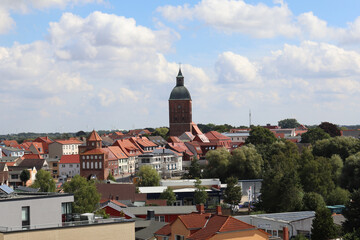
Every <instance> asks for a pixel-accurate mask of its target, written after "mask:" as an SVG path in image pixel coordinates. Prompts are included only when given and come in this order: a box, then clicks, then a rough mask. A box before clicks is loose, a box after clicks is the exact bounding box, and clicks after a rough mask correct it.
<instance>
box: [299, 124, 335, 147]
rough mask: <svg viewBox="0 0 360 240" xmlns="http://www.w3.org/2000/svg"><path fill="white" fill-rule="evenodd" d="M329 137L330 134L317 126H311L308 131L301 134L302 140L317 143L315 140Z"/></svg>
mask: <svg viewBox="0 0 360 240" xmlns="http://www.w3.org/2000/svg"><path fill="white" fill-rule="evenodd" d="M328 138H330V135H329V134H328V133H326V132H325V131H324V130H323V129H321V128H319V127H317V128H311V129H309V130H308V131H307V132H306V133H303V134H302V135H301V142H302V143H311V144H315V142H316V141H318V140H323V139H328Z"/></svg>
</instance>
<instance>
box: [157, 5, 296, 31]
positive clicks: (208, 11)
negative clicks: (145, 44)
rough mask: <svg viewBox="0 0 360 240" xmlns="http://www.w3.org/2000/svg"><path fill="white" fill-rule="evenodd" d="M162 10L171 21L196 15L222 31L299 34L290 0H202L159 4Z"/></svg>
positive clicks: (192, 17)
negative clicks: (281, 0)
mask: <svg viewBox="0 0 360 240" xmlns="http://www.w3.org/2000/svg"><path fill="white" fill-rule="evenodd" d="M158 11H159V12H161V13H162V15H163V16H164V17H165V18H166V19H168V20H170V21H179V20H181V19H190V20H191V19H195V18H196V19H198V20H200V21H203V22H205V23H206V24H207V25H210V26H212V27H214V28H216V29H218V30H220V31H223V32H226V33H232V32H240V33H243V34H249V35H250V36H253V37H256V38H272V37H275V36H277V35H282V36H287V37H291V36H294V35H296V34H298V29H297V28H296V27H295V26H294V24H293V23H292V17H293V16H292V12H291V11H290V10H289V8H288V7H287V5H286V4H281V5H280V6H273V7H268V6H266V5H265V4H262V3H259V4H257V5H252V4H247V3H245V2H244V1H243V0H238V1H236V0H202V1H201V2H200V3H198V4H196V5H195V6H194V7H193V8H191V7H189V6H188V5H184V6H176V7H174V6H169V5H168V6H164V7H159V8H158Z"/></svg>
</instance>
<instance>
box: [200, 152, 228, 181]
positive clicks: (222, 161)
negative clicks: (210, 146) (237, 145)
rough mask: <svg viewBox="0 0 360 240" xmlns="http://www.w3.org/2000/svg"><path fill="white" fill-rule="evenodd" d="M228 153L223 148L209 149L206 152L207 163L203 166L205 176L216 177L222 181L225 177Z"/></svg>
mask: <svg viewBox="0 0 360 240" xmlns="http://www.w3.org/2000/svg"><path fill="white" fill-rule="evenodd" d="M230 156H231V155H230V153H229V151H228V150H226V149H225V148H220V149H216V150H211V151H208V152H207V153H206V159H207V161H208V164H207V165H206V168H205V175H206V176H207V177H218V178H220V180H222V181H224V180H225V179H226V178H227V173H228V166H229V159H230Z"/></svg>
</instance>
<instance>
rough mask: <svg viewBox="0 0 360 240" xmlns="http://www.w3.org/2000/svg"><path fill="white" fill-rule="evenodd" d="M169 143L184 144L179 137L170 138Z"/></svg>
mask: <svg viewBox="0 0 360 240" xmlns="http://www.w3.org/2000/svg"><path fill="white" fill-rule="evenodd" d="M167 141H168V142H169V143H181V142H182V141H181V140H180V139H179V138H178V137H175V136H170V137H169V138H168V140H167Z"/></svg>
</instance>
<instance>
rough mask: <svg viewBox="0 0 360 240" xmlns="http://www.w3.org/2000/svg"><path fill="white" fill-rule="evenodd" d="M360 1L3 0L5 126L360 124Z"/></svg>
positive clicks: (2, 130) (0, 62)
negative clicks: (186, 118) (183, 101)
mask: <svg viewBox="0 0 360 240" xmlns="http://www.w3.org/2000/svg"><path fill="white" fill-rule="evenodd" d="M358 9H360V2H359V1H355V0H344V1H341V2H340V1H335V0H331V1H329V0H327V1H325V0H322V1H297V0H289V1H280V0H277V1H268V0H266V1H258V0H244V1H240V0H202V1H160V0H153V1H147V0H143V1H136V0H135V1H111V0H76V1H70V0H27V1H25V0H17V1H13V0H4V1H2V2H1V3H0V19H1V21H0V76H1V77H0V86H1V88H0V109H1V112H2V114H1V116H2V117H1V118H0V134H6V133H16V132H28V131H34V132H55V131H60V132H65V131H79V130H85V131H90V130H92V129H132V128H143V127H160V126H168V97H169V94H170V92H171V90H172V88H173V87H174V85H175V77H176V74H177V71H178V63H179V62H181V63H182V72H183V74H184V77H185V85H186V86H187V88H188V89H189V91H190V93H191V96H192V100H193V121H194V122H197V123H216V124H223V123H229V124H233V125H235V126H240V125H247V124H248V112H249V109H251V112H252V123H253V124H260V125H263V124H266V123H272V124H276V123H277V121H279V120H281V119H284V118H296V119H298V121H299V122H301V123H304V124H319V123H321V122H322V121H329V122H333V123H336V124H340V125H345V124H359V121H358V119H359V116H360V108H359V102H360V97H359V96H360V94H359V93H360V48H359V45H358V43H359V41H360V16H359V15H360V14H359V12H358Z"/></svg>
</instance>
